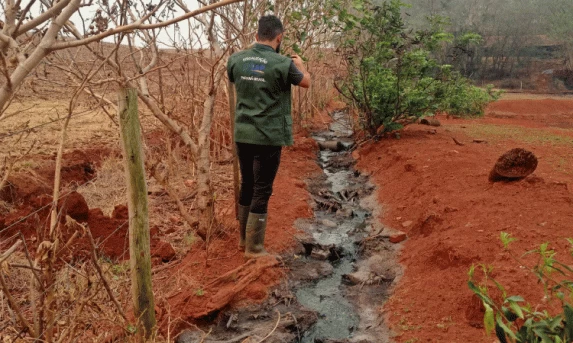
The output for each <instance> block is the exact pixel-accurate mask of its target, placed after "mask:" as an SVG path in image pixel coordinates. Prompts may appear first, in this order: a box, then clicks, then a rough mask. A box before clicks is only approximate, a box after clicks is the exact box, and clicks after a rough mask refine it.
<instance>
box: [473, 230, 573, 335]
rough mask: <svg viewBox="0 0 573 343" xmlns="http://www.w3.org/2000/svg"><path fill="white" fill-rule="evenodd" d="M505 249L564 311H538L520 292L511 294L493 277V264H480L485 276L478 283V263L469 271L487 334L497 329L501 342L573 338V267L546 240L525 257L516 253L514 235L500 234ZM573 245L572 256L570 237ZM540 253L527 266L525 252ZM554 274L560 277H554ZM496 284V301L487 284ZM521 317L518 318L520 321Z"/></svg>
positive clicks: (489, 285)
mask: <svg viewBox="0 0 573 343" xmlns="http://www.w3.org/2000/svg"><path fill="white" fill-rule="evenodd" d="M500 239H501V242H502V244H503V248H504V249H505V250H506V251H507V252H508V253H509V254H510V256H511V257H512V258H513V259H514V260H515V261H516V262H517V263H518V264H519V265H520V266H521V267H524V268H526V269H527V270H529V271H530V272H531V273H533V274H534V275H535V276H536V278H537V279H538V281H539V283H540V284H541V285H542V287H543V290H544V292H545V298H546V299H547V300H548V301H550V300H558V301H559V302H560V304H561V308H562V313H559V314H556V315H551V314H550V313H549V312H548V311H546V310H544V311H538V310H537V309H535V308H534V307H532V306H531V305H530V304H527V303H526V302H525V299H523V298H522V297H521V296H519V295H510V296H508V294H507V292H506V290H505V288H504V287H503V286H502V285H501V284H500V283H499V282H497V281H496V280H495V279H494V278H492V276H491V275H492V271H493V267H491V266H486V265H484V264H480V265H479V269H481V271H482V272H483V275H484V279H483V281H481V282H480V283H479V284H478V283H477V282H476V281H475V277H474V275H475V271H476V266H475V265H474V266H472V267H471V268H470V270H469V272H468V276H469V280H468V287H469V288H470V289H471V290H472V291H473V292H474V293H475V294H476V295H477V296H478V297H479V298H480V299H481V301H482V303H483V306H484V308H485V314H484V327H485V330H486V332H487V333H488V334H491V333H492V332H494V331H495V334H496V336H497V338H498V339H499V341H500V342H501V343H508V342H511V343H516V342H523V343H538V342H539V343H563V342H572V341H573V307H572V306H571V300H573V281H572V279H573V269H572V268H571V267H569V266H568V265H566V264H564V263H562V262H560V261H559V260H557V259H556V258H555V256H556V254H557V253H556V252H555V251H554V250H552V249H550V248H549V243H543V244H541V245H540V246H539V248H537V249H534V250H530V251H528V252H526V253H525V254H523V255H522V256H516V255H515V254H514V253H513V252H512V251H511V250H510V245H511V243H513V242H514V241H516V239H515V238H513V237H511V235H510V234H509V233H506V232H502V233H501V235H500ZM567 241H568V242H569V244H570V245H571V248H570V251H569V253H570V254H572V255H573V240H572V239H570V238H568V239H567ZM532 254H535V255H537V256H538V260H537V263H536V264H535V265H534V266H533V267H527V266H526V265H525V263H524V262H523V257H524V256H526V255H532ZM555 274H557V275H558V277H557V278H556V277H554V276H555ZM492 285H493V286H495V288H496V289H497V291H499V292H501V299H502V300H501V301H494V298H493V297H492V296H491V295H490V294H491V293H490V291H489V288H488V287H492ZM518 319H519V320H518Z"/></svg>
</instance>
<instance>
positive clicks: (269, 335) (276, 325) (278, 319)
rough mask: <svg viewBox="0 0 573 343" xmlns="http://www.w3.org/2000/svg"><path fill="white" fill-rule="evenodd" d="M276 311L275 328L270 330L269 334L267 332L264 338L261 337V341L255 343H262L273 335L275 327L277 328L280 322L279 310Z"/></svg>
mask: <svg viewBox="0 0 573 343" xmlns="http://www.w3.org/2000/svg"><path fill="white" fill-rule="evenodd" d="M276 311H277V315H278V318H277V323H276V324H275V327H274V328H273V329H272V330H271V332H269V333H268V334H267V335H266V336H265V337H263V339H261V340H260V341H258V342H257V343H262V342H263V341H264V340H266V339H267V338H269V337H271V336H272V335H273V333H274V332H275V330H276V329H277V327H278V326H279V323H280V322H281V313H280V311H279V310H276Z"/></svg>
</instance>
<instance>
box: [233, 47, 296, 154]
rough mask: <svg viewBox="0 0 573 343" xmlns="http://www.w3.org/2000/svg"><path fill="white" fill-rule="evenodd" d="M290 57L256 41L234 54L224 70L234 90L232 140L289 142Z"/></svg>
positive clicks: (272, 143) (276, 143) (290, 142)
mask: <svg viewBox="0 0 573 343" xmlns="http://www.w3.org/2000/svg"><path fill="white" fill-rule="evenodd" d="M291 61H292V60H291V59H290V58H289V57H286V56H282V55H280V54H277V53H276V52H275V51H274V50H273V48H272V47H270V46H267V45H263V44H255V46H254V47H253V48H251V49H248V50H244V51H241V52H238V53H235V54H233V55H232V56H231V57H230V58H229V62H228V64H227V72H228V74H229V77H230V78H231V80H232V81H233V82H234V83H235V89H236V90H237V107H236V111H235V142H240V143H250V144H259V145H275V146H285V145H292V144H293V139H292V117H291V85H290V83H289V80H288V73H289V67H290V64H291Z"/></svg>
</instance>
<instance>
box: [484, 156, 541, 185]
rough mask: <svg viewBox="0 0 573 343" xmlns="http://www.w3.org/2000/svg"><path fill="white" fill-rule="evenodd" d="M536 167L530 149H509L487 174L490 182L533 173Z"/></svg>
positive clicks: (515, 178)
mask: <svg viewBox="0 0 573 343" xmlns="http://www.w3.org/2000/svg"><path fill="white" fill-rule="evenodd" d="M536 168H537V157H536V156H535V154H533V153H532V152H531V151H527V150H525V149H521V148H515V149H511V150H510V151H508V152H506V153H505V154H503V155H501V156H500V158H499V159H498V160H497V162H496V163H495V165H494V166H493V169H492V170H491V172H490V174H489V180H490V181H492V182H495V181H502V180H519V179H523V178H524V177H526V176H528V175H529V174H531V173H533V172H534V171H535V169H536Z"/></svg>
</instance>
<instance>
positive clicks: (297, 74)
mask: <svg viewBox="0 0 573 343" xmlns="http://www.w3.org/2000/svg"><path fill="white" fill-rule="evenodd" d="M303 78H304V74H303V73H302V72H301V71H300V70H298V68H297V67H296V66H295V65H294V62H293V61H291V62H290V67H289V70H288V81H289V82H290V84H292V85H295V86H297V85H298V84H299V83H300V82H301V81H302V79H303ZM231 82H232V81H231Z"/></svg>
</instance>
